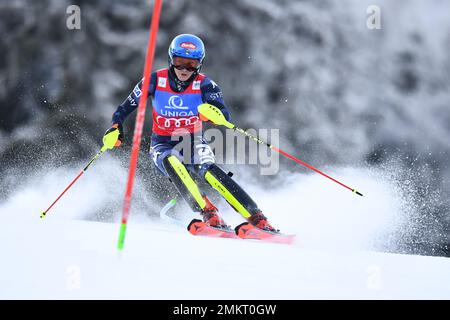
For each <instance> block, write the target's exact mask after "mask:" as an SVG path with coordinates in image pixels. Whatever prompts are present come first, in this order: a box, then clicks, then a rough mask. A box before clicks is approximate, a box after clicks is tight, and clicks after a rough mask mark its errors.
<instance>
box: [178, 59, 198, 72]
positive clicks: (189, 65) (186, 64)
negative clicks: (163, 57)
mask: <svg viewBox="0 0 450 320" xmlns="http://www.w3.org/2000/svg"><path fill="white" fill-rule="evenodd" d="M172 65H173V67H174V68H175V69H177V70H180V71H181V70H183V69H186V70H187V71H189V72H194V71H198V69H200V61H198V60H195V59H187V58H182V57H174V58H173V59H172Z"/></svg>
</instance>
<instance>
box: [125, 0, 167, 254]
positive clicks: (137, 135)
mask: <svg viewBox="0 0 450 320" xmlns="http://www.w3.org/2000/svg"><path fill="white" fill-rule="evenodd" d="M161 6H162V0H155V4H154V5H153V15H152V22H151V26H150V36H149V40H148V45H147V55H146V58H145V67H144V76H143V78H144V82H143V84H142V94H141V99H140V100H139V106H138V112H137V116H136V124H135V128H134V136H133V146H132V149H131V159H130V169H129V171H128V182H127V189H126V192H125V199H124V201H123V210H122V222H121V225H120V233H119V241H118V244H117V248H118V249H119V250H122V249H123V247H124V242H125V234H126V228H127V222H128V216H129V214H130V205H131V196H132V192H133V184H134V177H135V174H136V166H137V160H138V156H139V149H140V145H141V138H142V128H143V127H144V119H145V108H146V106H147V96H148V87H149V85H150V71H151V70H152V65H153V56H154V54H155V45H156V36H157V34H158V26H159V17H160V13H161Z"/></svg>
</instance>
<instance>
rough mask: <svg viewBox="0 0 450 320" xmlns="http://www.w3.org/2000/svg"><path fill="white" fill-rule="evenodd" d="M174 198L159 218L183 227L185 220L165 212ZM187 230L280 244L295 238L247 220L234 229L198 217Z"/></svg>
mask: <svg viewBox="0 0 450 320" xmlns="http://www.w3.org/2000/svg"><path fill="white" fill-rule="evenodd" d="M175 204H176V200H175V199H172V200H171V201H170V202H169V203H168V204H166V205H165V206H164V207H163V208H162V209H161V211H160V217H161V219H163V220H165V221H167V222H170V223H172V224H175V225H177V226H180V227H183V228H184V227H185V226H186V222H183V221H181V220H180V219H176V218H172V217H169V216H168V215H167V212H168V211H169V210H170V209H171V208H172V207H174V206H175ZM187 230H188V231H189V233H190V234H192V235H194V236H206V237H215V238H228V239H242V240H257V241H262V242H272V243H281V244H292V243H293V242H294V240H295V235H293V234H284V233H280V232H271V231H265V230H262V229H259V228H256V227H255V226H253V225H251V224H250V223H248V222H244V223H241V224H240V225H238V226H237V227H235V228H234V230H233V229H232V228H230V227H228V226H227V227H212V226H210V225H208V224H206V223H205V222H203V221H202V220H200V219H192V220H191V222H190V223H189V224H188V225H187Z"/></svg>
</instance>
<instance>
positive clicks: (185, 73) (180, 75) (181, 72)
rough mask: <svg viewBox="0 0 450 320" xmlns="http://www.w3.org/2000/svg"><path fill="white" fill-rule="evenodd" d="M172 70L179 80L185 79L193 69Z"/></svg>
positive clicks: (190, 74)
mask: <svg viewBox="0 0 450 320" xmlns="http://www.w3.org/2000/svg"><path fill="white" fill-rule="evenodd" d="M174 70H175V74H176V76H177V78H178V80H180V81H187V80H188V79H189V78H190V77H191V76H192V74H193V73H194V71H187V70H186V69H183V70H178V69H174Z"/></svg>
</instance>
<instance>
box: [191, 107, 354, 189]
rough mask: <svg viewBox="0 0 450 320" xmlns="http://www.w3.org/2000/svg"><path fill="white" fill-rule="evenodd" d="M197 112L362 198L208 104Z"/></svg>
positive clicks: (347, 187)
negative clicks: (253, 133)
mask: <svg viewBox="0 0 450 320" xmlns="http://www.w3.org/2000/svg"><path fill="white" fill-rule="evenodd" d="M198 111H199V113H200V115H201V116H202V117H204V118H206V119H207V120H210V121H211V122H213V123H214V124H216V125H222V126H225V127H227V128H229V129H233V130H234V131H237V132H239V133H240V134H243V135H245V136H247V137H249V138H250V139H252V140H254V141H256V142H257V143H259V144H263V145H266V146H267V147H268V148H270V149H272V150H274V151H276V152H278V153H280V154H282V155H283V156H285V157H287V158H289V159H291V160H293V161H295V162H297V163H299V164H301V165H302V166H305V167H306V168H308V169H310V170H312V171H315V172H317V173H319V174H321V175H322V176H324V177H326V178H328V179H330V180H332V181H334V182H336V183H337V184H339V185H341V186H342V187H344V188H346V189H348V190H350V191H352V192H353V193H355V194H357V195H359V196H362V193H360V192H359V191H358V190H356V189H355V188H351V187H349V186H347V185H345V184H343V183H342V182H340V181H338V180H336V179H334V178H332V177H330V176H329V175H327V174H326V173H323V172H322V171H320V170H319V169H317V168H315V167H313V166H312V165H310V164H308V163H306V162H304V161H302V160H300V159H298V158H296V157H294V156H293V155H290V154H289V153H287V152H285V151H283V150H281V149H279V148H277V147H275V146H273V145H271V144H269V143H267V142H264V141H262V140H260V139H259V138H258V137H255V136H253V135H251V134H250V133H248V132H247V131H245V130H244V129H241V128H239V127H237V126H236V125H235V124H233V123H231V122H229V121H227V120H226V119H225V117H224V116H223V114H222V112H221V111H220V110H219V109H218V108H216V107H215V106H213V105H211V104H208V103H203V104H201V105H199V106H198Z"/></svg>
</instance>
